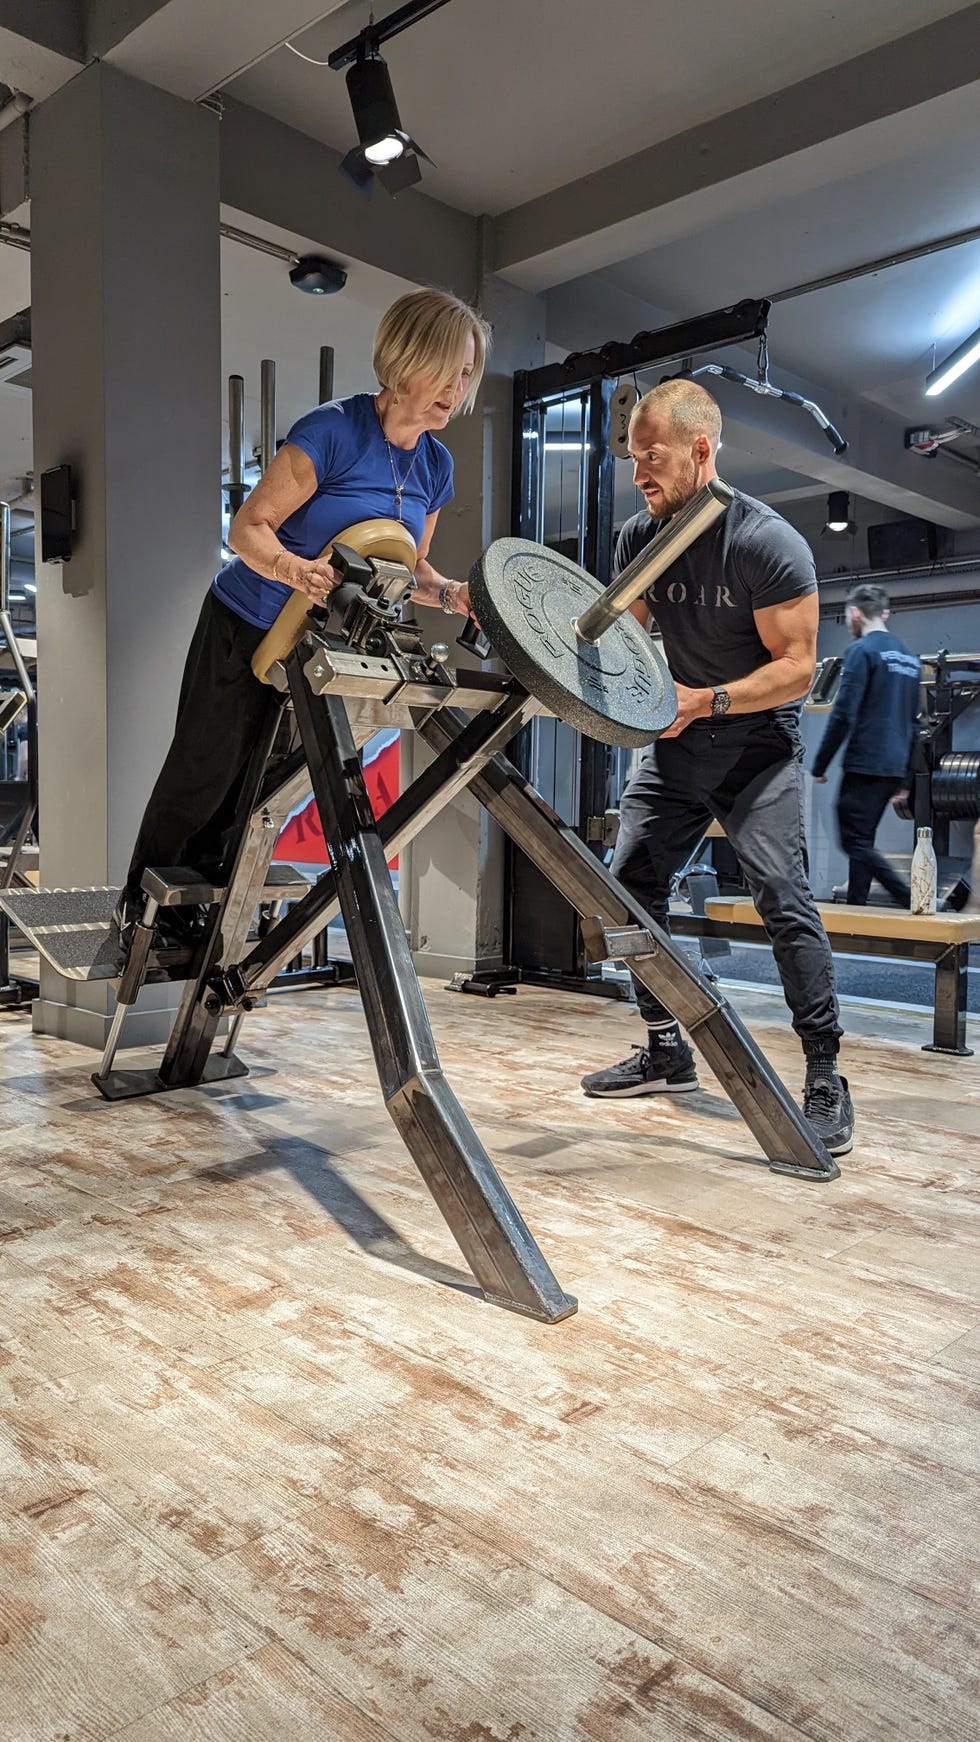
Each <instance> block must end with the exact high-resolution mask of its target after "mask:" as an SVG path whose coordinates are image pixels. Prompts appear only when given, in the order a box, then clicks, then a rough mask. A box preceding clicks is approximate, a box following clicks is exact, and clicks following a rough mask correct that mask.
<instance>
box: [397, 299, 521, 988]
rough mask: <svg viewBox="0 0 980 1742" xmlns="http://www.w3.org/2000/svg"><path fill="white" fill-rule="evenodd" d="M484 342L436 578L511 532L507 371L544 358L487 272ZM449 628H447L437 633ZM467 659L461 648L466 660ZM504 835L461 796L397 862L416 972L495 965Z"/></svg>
mask: <svg viewBox="0 0 980 1742" xmlns="http://www.w3.org/2000/svg"><path fill="white" fill-rule="evenodd" d="M480 303H481V308H482V312H483V314H484V316H485V317H486V319H487V320H488V321H490V323H491V325H492V327H493V347H492V349H491V352H490V360H489V364H488V368H487V371H486V374H485V375H484V378H483V386H482V388H481V390H480V397H479V401H478V403H477V408H476V410H475V412H474V413H473V414H472V416H470V417H461V418H457V419H456V421H455V422H454V423H452V424H451V425H450V426H449V431H448V433H447V435H446V438H445V440H446V445H447V447H449V448H451V449H452V453H453V459H454V461H455V468H456V470H455V479H456V496H455V500H454V501H452V502H450V503H449V504H448V505H447V506H446V507H445V508H444V509H443V510H442V512H441V514H440V516H439V524H438V527H437V528H436V537H435V540H434V542H433V547H432V556H433V561H434V562H435V566H436V568H437V569H439V570H440V571H441V572H442V573H443V574H447V575H456V576H459V577H460V578H461V579H465V577H466V575H467V574H468V573H469V570H470V568H471V566H472V564H473V563H474V561H475V560H476V558H477V557H478V556H479V554H480V552H481V551H482V550H483V549H484V548H485V546H486V545H488V544H489V543H490V541H491V539H494V538H501V537H503V536H505V535H506V534H507V533H509V532H510V529H511V528H510V478H511V442H512V401H513V380H514V372H515V370H517V369H533V368H535V367H537V365H538V364H540V363H543V362H544V333H545V328H544V301H543V299H542V298H540V297H535V296H530V295H528V293H527V292H526V291H522V290H519V289H517V288H516V287H515V286H514V285H511V284H507V283H505V281H504V280H503V279H500V278H496V277H493V276H489V277H487V278H486V279H485V280H484V282H483V286H482V291H481V296H480ZM421 615H422V620H423V623H424V624H425V627H426V629H427V630H430V631H431V634H430V639H431V640H439V639H440V638H445V639H447V640H449V642H450V646H451V648H452V652H453V656H454V657H455V656H456V654H457V653H458V652H459V650H458V649H457V648H456V647H455V646H454V645H453V641H454V636H455V634H456V633H458V631H459V629H460V628H461V627H462V618H458V617H457V618H455V619H453V618H449V617H443V618H441V619H437V625H438V626H437V628H432V626H431V625H430V624H429V622H428V618H429V617H430V616H431V615H433V613H430V612H425V613H423V614H421ZM447 631H448V633H446V632H447ZM466 659H467V656H466V655H465V654H460V660H461V661H462V662H463V663H466ZM428 760H429V755H428V751H427V750H426V748H425V746H424V745H423V744H421V743H420V742H419V741H418V740H416V739H415V737H414V735H413V734H411V733H404V734H403V738H402V783H403V785H406V784H407V783H408V781H409V780H411V779H412V778H413V776H414V774H415V773H416V772H418V770H419V769H420V768H421V767H423V766H424V765H425V763H426V762H427V761H428ZM503 869H504V854H503V836H502V835H501V832H500V830H499V829H498V827H497V825H496V824H495V823H493V822H491V820H490V818H489V817H488V816H487V814H486V812H485V811H484V810H482V809H481V807H480V806H479V805H477V804H476V802H475V800H473V799H472V798H470V797H469V796H468V795H464V796H463V797H462V798H460V799H458V800H457V801H456V803H455V804H453V805H452V806H451V807H450V808H449V809H448V810H447V811H445V812H444V813H443V815H442V816H441V817H439V818H437V819H436V821H435V822H434V823H431V824H430V825H429V827H428V828H427V829H426V830H424V832H423V833H422V834H421V835H420V836H419V838H418V840H417V841H415V842H414V843H413V844H412V846H411V847H410V848H409V849H408V851H407V852H405V853H403V854H402V856H401V861H400V870H401V892H402V897H401V899H402V912H403V914H404V916H405V922H406V926H407V928H408V932H409V937H410V939H411V942H412V947H413V953H414V957H415V963H416V966H417V968H418V971H419V973H420V974H431V975H434V976H438V977H439V978H449V977H450V976H451V975H452V974H455V973H458V972H462V971H465V972H467V973H472V972H473V971H474V969H489V968H495V967H499V966H500V965H501V963H502V962H503V914H504V896H503Z"/></svg>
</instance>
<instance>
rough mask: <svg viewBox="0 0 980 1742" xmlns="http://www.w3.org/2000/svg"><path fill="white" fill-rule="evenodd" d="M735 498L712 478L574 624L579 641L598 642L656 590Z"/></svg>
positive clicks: (716, 479) (727, 487)
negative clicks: (659, 581) (636, 603)
mask: <svg viewBox="0 0 980 1742" xmlns="http://www.w3.org/2000/svg"><path fill="white" fill-rule="evenodd" d="M734 498H735V492H734V490H733V489H732V487H731V485H730V484H723V483H722V481H721V479H720V478H712V479H710V481H709V482H708V483H707V484H705V485H703V486H702V488H701V489H700V490H699V491H698V492H697V494H696V495H694V496H692V497H691V500H690V502H689V503H688V504H687V506H686V507H685V508H682V509H681V510H680V512H679V513H678V514H675V515H674V516H673V518H672V519H671V520H670V521H669V523H668V524H667V525H666V526H665V527H664V529H663V531H662V532H658V533H657V536H656V538H655V539H654V541H653V543H652V544H648V545H647V547H646V549H645V550H641V551H640V554H639V556H635V557H634V558H633V561H632V562H631V563H629V564H628V565H627V567H626V568H625V569H624V570H623V572H622V574H621V575H617V577H616V579H615V580H614V581H613V582H612V583H611V584H610V585H609V586H608V587H607V588H606V590H605V592H604V593H600V595H599V597H598V599H596V601H595V603H594V604H592V605H590V606H589V608H588V610H586V611H583V612H582V615H581V617H579V618H578V619H577V620H576V623H575V633H576V635H577V636H578V638H579V640H580V641H598V639H599V637H600V635H604V634H605V632H606V630H607V629H611V628H612V626H613V624H614V623H616V622H618V620H619V618H620V617H621V616H622V615H623V612H624V611H628V610H629V608H630V606H631V605H632V604H633V603H634V601H635V600H637V599H639V598H641V597H642V595H643V594H644V593H645V592H647V591H648V589H649V588H650V587H652V586H653V583H654V581H655V580H656V579H657V578H658V576H660V575H662V574H663V572H664V570H665V569H669V567H670V565H671V563H672V562H676V560H677V558H678V557H679V556H680V555H681V553H682V552H683V551H685V550H687V548H688V546H689V545H691V544H693V543H694V540H695V539H696V538H700V536H701V534H702V532H706V531H707V529H708V527H709V526H713V525H714V523H715V521H716V520H718V519H719V518H720V516H721V515H722V514H724V513H726V511H727V510H728V508H729V507H730V506H731V504H732V502H733V501H734Z"/></svg>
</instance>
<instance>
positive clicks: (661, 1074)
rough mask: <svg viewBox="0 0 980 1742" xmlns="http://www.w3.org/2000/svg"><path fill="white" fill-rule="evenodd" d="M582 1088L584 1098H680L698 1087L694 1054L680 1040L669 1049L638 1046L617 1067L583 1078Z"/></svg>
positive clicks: (610, 1067)
mask: <svg viewBox="0 0 980 1742" xmlns="http://www.w3.org/2000/svg"><path fill="white" fill-rule="evenodd" d="M582 1087H583V1089H584V1090H585V1092H586V1094H587V1095H605V1096H607V1097H608V1098H610V1099H612V1098H613V1097H616V1096H619V1097H620V1098H623V1097H625V1096H627V1095H683V1094H684V1093H686V1091H687V1090H688V1089H696V1088H698V1087H699V1084H698V1073H697V1071H696V1070H695V1068H694V1054H693V1053H692V1051H691V1049H690V1047H689V1046H688V1045H687V1042H686V1041H683V1040H682V1041H681V1042H680V1043H679V1045H677V1046H673V1047H670V1048H668V1047H657V1048H656V1049H653V1048H651V1047H646V1046H639V1047H637V1049H636V1051H635V1052H634V1053H632V1054H631V1055H630V1057H629V1058H628V1059H623V1061H622V1063H621V1064H618V1065H610V1066H609V1067H608V1068H607V1069H606V1070H604V1071H593V1072H592V1074H591V1076H588V1077H583V1078H582Z"/></svg>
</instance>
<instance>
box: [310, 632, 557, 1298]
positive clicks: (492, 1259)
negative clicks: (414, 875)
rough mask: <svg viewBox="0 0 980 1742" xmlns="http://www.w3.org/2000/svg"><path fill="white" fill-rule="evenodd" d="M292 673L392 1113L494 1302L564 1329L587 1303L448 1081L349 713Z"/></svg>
mask: <svg viewBox="0 0 980 1742" xmlns="http://www.w3.org/2000/svg"><path fill="white" fill-rule="evenodd" d="M286 670H287V674H288V677H289V687H290V691H291V693H292V697H293V705H294V707H295V710H296V720H297V723H298V725H299V730H300V736H301V739H302V742H303V746H304V749H305V751H306V757H307V766H308V768H309V773H310V778H311V780H312V784H313V791H314V795H315V797H316V802H317V808H318V810H319V812H320V820H321V823H322V825H323V833H324V837H325V839H326V842H327V846H328V847H329V850H330V857H331V860H332V862H333V865H334V867H335V872H336V877H337V888H338V894H339V898H340V905H341V909H342V911H343V915H344V921H345V924H346V926H347V936H348V941H349V943H350V947H351V956H352V959H353V962H354V967H355V970H356V973H357V979H358V984H359V986H360V988H361V994H362V1002H363V1008H364V1015H365V1019H366V1021H367V1025H368V1033H369V1035H370V1038H371V1046H372V1049H373V1052H374V1057H375V1062H376V1064H377V1067H378V1075H379V1077H380V1079H381V1087H382V1093H383V1094H384V1098H385V1103H386V1105H387V1107H388V1111H389V1113H390V1114H391V1117H392V1119H393V1120H394V1122H395V1125H396V1126H397V1127H398V1130H399V1132H400V1133H401V1136H402V1138H403V1140H404V1142H405V1145H406V1148H407V1149H408V1151H409V1153H410V1155H411V1156H412V1159H413V1160H414V1162H415V1164H416V1166H417V1167H418V1169H419V1172H420V1173H421V1174H422V1177H423V1179H424V1180H425V1183H426V1185H427V1186H428V1188H429V1190H430V1192H431V1193H432V1195H433V1197H434V1198H435V1201H436V1203H437V1204H438V1206H439V1209H440V1210H441V1211H442V1214H443V1216H444V1217H445V1219H446V1222H447V1223H448V1226H449V1228H450V1231H451V1232H452V1234H453V1237H454V1239H455V1240H456V1242H457V1244H458V1245H459V1247H460V1249H461V1251H462V1252H463V1254H464V1256H465V1258H466V1259H467V1262H468V1263H469V1265H470V1267H471V1269H472V1271H473V1274H474V1276H475V1277H476V1280H477V1282H478V1283H479V1285H480V1287H481V1289H482V1290H483V1292H484V1294H485V1295H486V1297H487V1299H488V1300H491V1301H494V1302H496V1303H497V1304H498V1305H501V1306H507V1307H511V1308H513V1309H515V1310H516V1311H518V1312H522V1313H527V1314H529V1315H530V1316H531V1317H532V1318H536V1319H542V1320H544V1321H545V1322H546V1323H549V1324H554V1323H556V1322H557V1321H558V1320H560V1319H564V1318H567V1317H568V1316H569V1315H570V1314H571V1313H573V1312H574V1311H575V1309H576V1305H577V1303H576V1301H575V1299H574V1297H573V1296H571V1295H567V1294H565V1293H564V1291H563V1290H562V1288H561V1287H560V1286H559V1284H558V1282H557V1280H556V1278H555V1277H554V1275H553V1274H552V1271H551V1270H550V1268H549V1266H548V1264H547V1263H546V1262H545V1259H544V1258H543V1256H542V1254H541V1253H540V1251H539V1250H538V1247H537V1245H536V1244H535V1242H534V1240H533V1238H532V1236H531V1234H530V1232H529V1230H528V1228H527V1227H526V1225H525V1223H524V1221H523V1219H522V1217H521V1215H520V1212H519V1211H518V1209H517V1206H516V1205H515V1203H514V1202H513V1200H512V1198H511V1197H510V1194H509V1193H508V1191H507V1189H506V1187H505V1186H504V1184H503V1182H502V1180H501V1179H500V1177H499V1175H498V1174H497V1172H496V1169H495V1168H494V1166H493V1163H492V1162H491V1160H490V1157H489V1156H488V1155H487V1153H486V1151H485V1149H484V1148H483V1145H482V1144H481V1143H480V1141H479V1138H478V1137H477V1135H476V1133H475V1131H474V1130H473V1128H472V1126H471V1125H470V1123H469V1120H468V1119H467V1117H466V1114H465V1113H464V1112H463V1109H462V1108H461V1106H460V1105H459V1102H458V1101H457V1100H456V1097H455V1095H454V1094H453V1092H452V1090H451V1089H450V1087H449V1085H448V1083H447V1082H446V1079H445V1077H444V1075H443V1072H442V1069H441V1066H440V1064H439V1059H438V1056H437V1054H436V1050H435V1044H434V1041H433V1038H432V1031H431V1029H430V1027H429V1019H428V1016H427V1014H426V1009H425V1005H424V1003H423V1001H422V993H421V989H420V987H419V983H418V977H417V975H416V972H415V965H414V963H413V961H412V955H411V951H410V949H409V945H408V939H407V937H406V936H405V928H404V926H403V924H402V919H401V915H400V913H399V911H398V904H397V901H396V899H395V893H394V890H393V888H392V883H391V878H390V876H389V873H388V867H387V864H386V861H385V849H384V847H383V846H382V843H381V837H380V835H379V833H378V829H377V827H376V825H375V821H374V816H373V814H372V811H371V804H370V800H369V798H368V795H367V788H366V787H365V784H364V776H363V772H362V769H361V767H360V763H359V762H358V759H357V754H356V750H355V746H354V739H353V736H352V734H351V729H350V723H349V721H348V718H347V713H346V709H345V708H344V706H343V703H342V702H340V701H334V700H331V699H330V698H329V697H327V698H326V699H324V700H315V699H314V698H313V696H312V695H311V694H310V691H309V688H308V686H307V683H306V680H305V678H304V676H303V672H302V668H301V666H300V663H299V661H298V659H297V657H296V655H295V654H293V655H291V656H290V659H289V660H288V662H287V666H286Z"/></svg>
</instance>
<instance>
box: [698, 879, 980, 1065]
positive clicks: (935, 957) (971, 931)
mask: <svg viewBox="0 0 980 1742" xmlns="http://www.w3.org/2000/svg"><path fill="white" fill-rule="evenodd" d="M817 911H818V912H819V914H820V918H821V920H822V922H823V926H824V930H825V931H826V933H827V936H828V938H829V939H830V947H831V949H832V950H834V951H835V952H836V953H837V954H838V955H842V956H891V957H892V958H893V959H895V960H896V961H905V962H932V963H933V964H934V965H935V969H936V980H935V992H934V998H933V1021H932V1041H931V1042H930V1043H929V1044H928V1045H926V1046H924V1047H923V1049H922V1050H923V1052H945V1053H952V1054H954V1055H955V1056H956V1057H957V1058H972V1056H973V1050H972V1048H971V1047H968V1046H967V1044H966V992H967V965H968V956H969V948H970V944H971V943H976V942H980V914H978V913H972V914H971V913H905V912H904V911H903V910H902V909H901V908H898V907H893V908H889V907H848V906H845V905H841V904H839V903H830V902H818V903H817ZM670 929H671V931H672V933H673V934H674V936H675V937H709V938H726V939H727V940H728V941H729V942H730V943H743V944H744V943H758V942H759V933H760V932H761V931H762V930H763V925H762V921H761V919H760V918H759V915H758V913H757V912H756V910H755V907H754V906H753V904H752V902H751V901H748V900H745V899H742V898H739V897H727V896H718V897H714V898H710V899H709V900H708V901H706V902H705V907H704V918H703V919H702V918H701V917H700V916H699V915H697V916H696V915H694V914H680V913H677V914H671V916H670Z"/></svg>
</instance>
